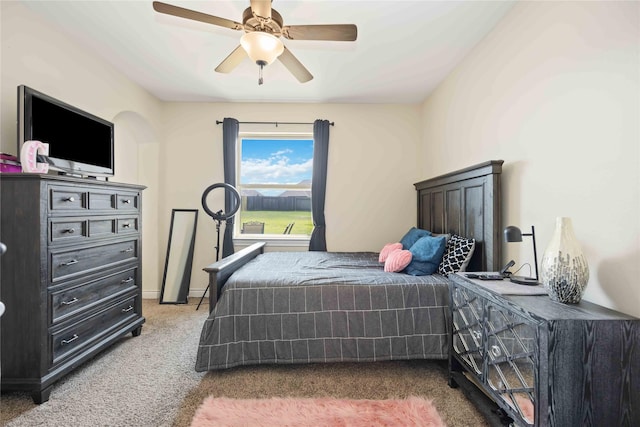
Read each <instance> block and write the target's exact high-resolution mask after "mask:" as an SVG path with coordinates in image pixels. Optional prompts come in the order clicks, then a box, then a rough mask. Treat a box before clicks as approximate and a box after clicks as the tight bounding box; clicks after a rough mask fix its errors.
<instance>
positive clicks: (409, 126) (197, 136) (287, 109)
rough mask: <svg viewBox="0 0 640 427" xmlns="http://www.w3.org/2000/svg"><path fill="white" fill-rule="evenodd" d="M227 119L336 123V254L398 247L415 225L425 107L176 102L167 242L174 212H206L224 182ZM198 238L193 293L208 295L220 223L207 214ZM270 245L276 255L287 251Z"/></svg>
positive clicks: (165, 175)
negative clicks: (205, 201) (207, 271)
mask: <svg viewBox="0 0 640 427" xmlns="http://www.w3.org/2000/svg"><path fill="white" fill-rule="evenodd" d="M225 117H234V118H236V119H238V120H240V121H280V122H283V121H290V122H313V121H314V120H315V119H318V118H321V119H327V120H330V121H333V122H335V126H333V127H331V128H330V142H329V161H328V179H327V198H326V206H325V211H326V222H327V247H328V249H329V250H330V251H378V250H380V248H381V247H382V246H383V245H384V244H385V243H388V242H392V241H398V240H399V239H400V237H402V235H403V234H404V233H405V232H406V230H407V229H408V228H409V227H411V226H412V225H414V224H415V221H416V211H415V209H416V208H415V206H416V202H415V200H416V195H415V189H414V187H413V185H412V184H413V183H414V182H416V181H417V180H418V177H419V173H418V163H417V161H416V159H415V155H414V153H415V152H416V150H417V146H418V143H419V141H420V108H419V106H417V105H336V104H332V105H328V104H240V103H231V104H215V103H168V104H167V105H166V109H165V122H164V127H163V135H164V139H165V146H164V149H163V153H162V158H161V167H160V168H161V173H160V187H161V189H162V190H161V192H162V198H161V209H160V210H161V215H160V218H159V228H158V230H159V233H160V236H161V242H164V241H166V240H165V239H166V236H167V235H168V229H169V221H170V215H171V209H173V208H182V209H186V208H200V207H201V196H202V192H203V191H204V190H205V189H206V188H207V187H208V186H209V185H211V184H213V183H216V182H222V181H224V175H223V169H222V126H221V125H216V124H215V122H216V120H222V119H223V118H225ZM279 129H280V130H287V127H286V126H280V127H279ZM312 129H313V128H312V126H309V127H308V128H307V129H306V130H307V131H310V130H312ZM269 130H275V128H273V127H271V128H269ZM222 194H223V193H222V192H221V191H220V192H216V191H214V192H212V194H211V196H212V197H211V198H210V199H209V200H210V205H211V206H212V207H213V206H220V208H222V207H223V201H222ZM216 197H218V198H219V201H218V204H217V205H216ZM197 234H198V237H197V239H196V240H197V241H196V248H195V255H194V268H193V272H192V278H193V279H192V283H191V287H192V289H199V288H203V289H204V286H206V276H204V274H203V273H202V267H203V266H206V265H208V264H209V263H211V262H212V261H213V260H215V249H214V248H215V242H216V232H215V223H214V221H213V220H212V219H211V218H210V217H209V216H207V215H206V214H205V213H204V211H202V210H201V212H200V214H199V221H198V231H197ZM269 245H270V246H269V247H268V250H269V249H271V250H273V249H282V248H278V247H277V246H275V245H272V244H271V243H270V244H269ZM299 249H301V248H298V250H299Z"/></svg>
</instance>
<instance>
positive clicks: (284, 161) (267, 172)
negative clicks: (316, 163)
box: [240, 150, 313, 184]
mask: <svg viewBox="0 0 640 427" xmlns="http://www.w3.org/2000/svg"><path fill="white" fill-rule="evenodd" d="M287 152H289V153H291V152H293V151H292V150H282V151H279V152H277V153H273V154H272V155H271V156H270V157H269V158H266V159H244V160H243V161H242V163H241V166H240V168H241V171H242V182H243V183H245V184H247V183H261V184H272V183H273V184H297V183H298V182H300V181H302V180H305V179H311V171H312V169H313V159H307V160H305V161H303V162H299V163H292V162H291V159H289V157H287V156H284V155H283V154H284V153H287Z"/></svg>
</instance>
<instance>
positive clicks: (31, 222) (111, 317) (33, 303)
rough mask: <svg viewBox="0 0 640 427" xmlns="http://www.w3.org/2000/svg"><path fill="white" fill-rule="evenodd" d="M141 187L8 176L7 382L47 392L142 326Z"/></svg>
mask: <svg viewBox="0 0 640 427" xmlns="http://www.w3.org/2000/svg"><path fill="white" fill-rule="evenodd" d="M143 189H144V187H142V186H139V185H129V184H118V183H112V182H107V181H99V180H94V179H83V178H73V177H68V176H56V175H38V174H4V175H0V197H1V199H0V203H1V209H0V241H2V242H3V243H4V244H6V246H7V248H8V250H7V252H6V253H5V254H4V255H3V256H2V257H1V258H0V261H1V266H0V267H1V270H0V299H2V301H3V302H4V304H5V306H6V311H5V313H4V315H3V316H2V318H1V319H0V340H1V342H0V345H1V347H0V353H1V360H0V362H1V363H0V366H1V367H2V376H1V387H2V390H3V391H4V390H23V391H28V392H30V393H31V395H32V397H33V400H34V402H36V403H42V402H44V401H46V400H48V399H49V395H50V393H51V388H52V385H53V383H54V382H55V381H57V380H58V379H60V377H62V376H63V375H66V374H68V373H69V372H71V371H72V370H74V369H75V368H77V367H78V366H79V365H81V364H82V363H84V362H86V361H87V360H89V359H90V358H92V357H94V356H95V355H96V354H98V353H99V352H101V351H102V350H104V349H105V348H107V347H108V346H109V345H111V344H113V343H115V342H116V341H117V340H119V339H121V338H122V337H123V336H125V335H127V334H129V333H131V334H132V335H133V336H137V335H139V334H140V332H141V328H142V324H143V323H144V321H145V319H144V317H143V316H142V301H141V295H142V293H141V287H142V271H141V264H140V260H141V253H142V247H141V207H142V206H141V202H142V190H143Z"/></svg>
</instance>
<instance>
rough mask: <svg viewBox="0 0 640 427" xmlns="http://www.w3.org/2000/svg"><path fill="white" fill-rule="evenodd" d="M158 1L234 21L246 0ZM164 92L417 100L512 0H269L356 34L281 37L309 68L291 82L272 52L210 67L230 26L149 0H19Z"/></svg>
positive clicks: (239, 97)
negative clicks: (225, 67) (270, 59)
mask: <svg viewBox="0 0 640 427" xmlns="http://www.w3.org/2000/svg"><path fill="white" fill-rule="evenodd" d="M163 1H164V2H165V3H169V4H173V5H177V6H181V7H185V8H188V9H192V10H196V11H199V12H204V13H208V14H211V15H215V16H219V17H222V18H227V19H231V20H234V21H238V22H242V12H243V10H244V9H245V8H246V7H248V5H249V0H244V1H236V0H210V1H182V0H163ZM23 3H25V4H26V5H27V6H28V7H29V8H30V9H31V10H33V11H35V12H37V13H38V14H40V15H42V16H43V17H44V19H46V20H47V21H50V22H51V23H52V24H53V25H56V26H59V28H60V30H61V31H64V32H66V33H67V34H68V35H69V36H71V37H72V38H74V39H76V40H77V41H78V42H79V43H82V44H84V45H86V46H88V47H89V48H90V49H91V50H92V51H94V52H96V53H97V54H98V55H100V56H102V57H103V58H104V59H105V60H106V61H108V62H109V63H111V64H113V66H114V67H116V68H117V69H119V70H121V71H122V72H123V73H124V74H125V75H127V76H128V77H129V78H130V79H131V80H133V81H135V82H136V83H138V84H139V85H140V86H142V87H144V88H145V89H147V90H148V91H149V92H150V93H152V94H154V95H155V96H157V97H158V98H160V99H162V100H165V101H211V102H327V103H419V102H422V101H423V100H424V99H425V98H426V97H427V96H428V95H429V94H430V93H431V91H432V90H433V89H434V88H435V87H436V86H437V85H438V84H439V83H440V82H441V81H442V79H443V78H444V77H446V76H447V74H449V73H450V72H451V71H452V70H453V69H454V67H455V66H456V65H457V64H458V63H459V62H460V60H461V59H462V58H464V57H465V55H467V54H468V53H469V51H470V50H471V49H473V47H474V46H475V45H476V44H477V43H478V42H479V41H480V40H481V39H482V38H483V37H484V36H485V35H486V34H487V33H488V32H490V31H491V29H492V28H493V27H494V26H495V24H496V23H497V22H498V21H499V20H500V19H501V18H502V17H503V16H504V15H505V14H506V13H507V12H508V11H509V9H510V8H511V7H512V5H513V2H511V1H425V0H423V1H401V0H400V1H390V0H387V1H363V0H343V1H326V0H323V1H319V0H304V1H290V0H274V1H273V8H274V9H276V10H277V11H278V12H279V13H280V14H281V15H282V17H283V19H284V25H303V24H356V25H357V26H358V39H357V41H355V42H325V41H291V40H286V39H283V41H284V43H285V45H286V46H287V47H288V48H289V49H290V50H291V51H292V53H293V54H294V55H295V56H296V57H297V58H298V59H299V60H300V61H301V62H302V63H303V64H304V65H305V67H306V68H307V69H308V70H309V71H310V72H311V73H312V74H313V75H314V79H313V80H311V81H310V82H308V83H304V84H301V83H299V82H298V81H297V80H296V79H295V78H294V77H293V76H292V75H291V74H290V73H289V72H288V71H287V69H286V68H284V66H283V65H282V64H280V62H278V61H276V62H275V63H273V64H271V65H269V66H268V67H266V68H265V70H264V80H265V82H264V84H263V85H262V86H258V83H257V80H258V67H257V66H256V65H255V64H253V63H251V61H250V60H249V59H248V58H247V59H245V60H244V61H243V62H242V63H241V64H240V65H239V66H238V67H237V68H236V69H235V70H234V71H233V72H232V73H231V74H220V73H216V72H214V68H215V67H216V66H217V65H218V64H219V63H220V62H221V61H222V60H223V59H224V58H225V57H226V56H227V55H228V54H229V53H230V52H231V51H232V50H233V49H235V48H236V47H237V46H238V45H239V41H240V36H241V35H242V33H241V32H239V31H233V30H230V29H226V28H220V27H216V26H212V25H208V24H203V23H199V22H193V21H188V20H185V19H181V18H176V17H172V16H167V15H161V14H158V13H157V12H155V11H154V10H153V8H152V6H151V3H152V2H151V0H149V1H141V0H128V1H25V2H23Z"/></svg>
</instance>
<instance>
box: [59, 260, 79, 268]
mask: <svg viewBox="0 0 640 427" xmlns="http://www.w3.org/2000/svg"><path fill="white" fill-rule="evenodd" d="M77 263H78V260H77V259H72V260H71V261H68V262H63V263H62V264H60V265H61V266H62V267H66V266H68V265H73V264H77Z"/></svg>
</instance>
